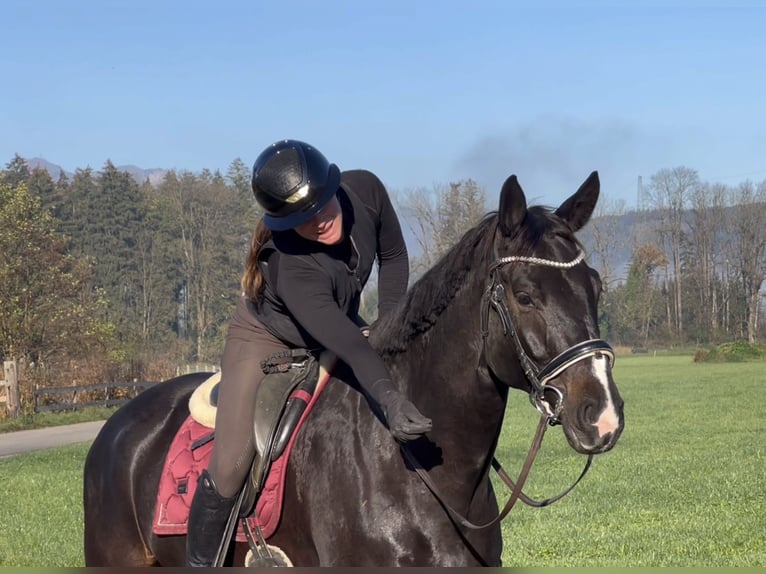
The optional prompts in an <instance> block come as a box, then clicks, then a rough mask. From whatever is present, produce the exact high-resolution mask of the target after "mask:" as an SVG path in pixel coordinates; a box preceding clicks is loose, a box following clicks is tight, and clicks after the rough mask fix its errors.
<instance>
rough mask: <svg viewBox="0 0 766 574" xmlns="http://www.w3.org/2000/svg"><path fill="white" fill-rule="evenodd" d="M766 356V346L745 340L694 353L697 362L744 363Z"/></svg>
mask: <svg viewBox="0 0 766 574" xmlns="http://www.w3.org/2000/svg"><path fill="white" fill-rule="evenodd" d="M763 358H766V346H764V345H751V344H750V343H746V342H744V341H734V342H733V343H723V344H721V345H718V346H717V347H713V348H712V349H710V350H707V351H706V350H700V351H697V353H696V354H695V355H694V362H695V363H744V362H746V361H757V360H760V359H763Z"/></svg>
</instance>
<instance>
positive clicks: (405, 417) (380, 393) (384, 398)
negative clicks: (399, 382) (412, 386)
mask: <svg viewBox="0 0 766 574" xmlns="http://www.w3.org/2000/svg"><path fill="white" fill-rule="evenodd" d="M370 394H371V395H372V396H373V398H374V399H375V400H376V401H377V403H378V404H379V405H380V407H381V408H382V409H383V414H384V416H385V417H386V422H387V423H388V428H389V430H390V431H391V434H392V435H393V436H394V438H395V439H396V440H398V441H399V442H408V441H411V440H415V439H417V438H419V437H420V436H422V435H423V434H425V433H427V432H429V431H430V430H431V428H432V426H433V423H432V422H431V419H430V418H428V417H426V416H424V415H423V414H422V413H421V412H420V411H419V410H418V408H417V407H416V406H415V405H414V404H412V402H410V401H409V400H408V399H407V397H405V396H404V395H403V394H401V393H400V392H399V391H398V390H396V389H395V388H394V386H393V384H392V383H391V381H389V380H385V379H384V380H380V381H378V382H376V383H375V384H374V385H373V388H372V392H371V393H370Z"/></svg>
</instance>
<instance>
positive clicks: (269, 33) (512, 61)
mask: <svg viewBox="0 0 766 574" xmlns="http://www.w3.org/2000/svg"><path fill="white" fill-rule="evenodd" d="M764 62H766V0H764V1H749V2H736V1H733V2H732V1H727V2H709V1H708V2H684V1H675V2H658V1H654V2H652V1H649V2H625V1H623V2H605V1H598V2H597V1H590V2H580V1H578V0H573V1H570V2H549V1H537V2H531V1H527V2H514V1H511V0H503V1H497V2H493V1H484V0H474V1H466V0H459V1H452V0H438V1H437V0H434V1H430V0H381V1H377V0H348V1H345V0H321V1H318V0H317V1H309V0H291V1H289V2H281V1H267V0H248V1H245V0H241V1H234V0H231V1H228V0H219V1H216V2H198V1H190V0H187V1H183V2H181V1H172V0H166V1H157V0H152V1H151V2H149V1H143V0H128V1H115V0H98V1H95V0H94V1H86V0H68V1H66V2H62V1H59V0H46V1H39V0H38V1H31V0H25V1H21V0H4V1H3V3H2V8H1V9H0V65H1V66H2V76H1V77H2V88H0V163H2V165H5V164H6V163H7V162H9V161H10V160H11V159H12V158H13V156H14V154H19V155H21V156H22V157H26V158H32V157H42V158H45V159H46V160H48V161H50V162H53V163H55V164H58V165H60V166H61V167H63V168H64V169H65V170H67V171H74V170H75V168H78V167H79V168H84V167H87V166H90V167H93V168H94V169H96V170H98V169H100V168H101V167H103V165H104V163H105V162H106V161H107V160H111V161H112V163H114V164H115V165H118V166H119V165H128V164H130V165H136V166H139V167H141V168H143V169H149V168H164V169H176V170H179V171H180V170H189V171H195V172H196V171H199V170H202V169H204V168H207V169H211V170H215V169H220V170H221V171H222V172H224V173H225V171H226V169H227V167H228V166H229V165H230V164H231V162H232V161H233V160H234V159H236V158H239V159H241V160H242V161H244V162H245V163H246V164H247V165H252V163H253V160H254V159H255V158H256V157H257V155H258V153H260V151H261V150H262V149H264V148H265V147H267V146H268V145H269V144H271V143H272V142H274V141H276V140H279V139H284V138H294V139H300V140H304V141H307V142H309V143H311V144H312V145H314V146H315V147H317V148H318V149H320V150H321V151H322V152H323V153H324V154H325V155H326V156H327V157H328V159H330V161H332V162H334V163H336V164H338V166H339V167H340V168H341V169H353V168H366V169H370V170H372V171H374V172H375V173H376V174H377V175H378V176H379V177H380V178H381V179H382V180H383V182H384V183H385V184H386V186H387V187H388V188H389V189H390V190H392V191H393V192H395V193H398V192H402V191H405V192H406V191H408V190H417V189H433V188H434V187H435V186H443V185H446V184H447V183H449V182H455V181H461V180H465V179H468V178H471V179H473V180H475V181H477V182H478V183H479V184H480V185H482V186H483V187H484V188H485V189H486V190H487V196H488V198H489V199H490V202H494V201H496V198H497V196H498V193H499V190H500V188H501V186H502V184H503V181H504V180H505V179H506V178H507V177H508V176H509V175H511V174H516V175H517V176H518V178H519V182H520V183H521V185H522V187H523V188H524V190H525V191H526V193H527V196H528V201H530V202H531V203H543V204H546V205H553V206H556V205H558V204H560V203H561V202H562V201H563V200H564V199H566V198H567V197H568V196H569V195H571V194H572V193H573V192H574V191H575V190H576V189H577V187H578V186H579V185H580V183H582V181H584V180H585V178H586V177H587V176H588V174H589V173H590V172H591V171H593V170H598V172H599V175H600V179H601V186H602V194H603V196H604V197H606V198H608V200H609V201H610V202H620V201H624V202H625V206H626V207H627V208H632V207H635V205H636V203H637V191H638V181H639V177H640V178H642V180H643V182H644V185H645V184H646V183H647V182H648V181H649V179H650V177H651V175H652V174H654V173H656V172H657V171H659V170H660V169H663V168H673V167H677V166H684V167H687V168H690V169H694V170H696V171H697V172H698V173H699V175H700V178H701V179H702V180H703V181H710V182H721V183H725V184H727V185H732V186H734V185H737V184H739V183H740V182H742V181H744V180H746V179H750V180H752V181H762V180H766V129H765V128H766V64H765V63H764ZM489 207H490V208H492V209H495V208H496V204H494V203H493V204H490V205H489Z"/></svg>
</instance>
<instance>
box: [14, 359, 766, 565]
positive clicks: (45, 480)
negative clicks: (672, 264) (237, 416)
mask: <svg viewBox="0 0 766 574" xmlns="http://www.w3.org/2000/svg"><path fill="white" fill-rule="evenodd" d="M763 372H764V363H737V364H695V363H693V362H692V361H691V358H690V357H688V356H685V357H657V358H655V357H651V356H641V357H620V358H619V359H618V362H617V365H616V368H615V375H616V378H617V382H618V385H619V387H620V391H621V393H622V395H623V398H624V399H625V403H626V407H625V408H626V429H625V432H624V434H623V436H622V438H621V440H620V442H619V443H618V445H617V447H616V448H615V449H614V450H613V451H612V452H610V453H608V454H605V455H602V456H600V457H597V458H596V460H595V462H594V464H593V468H592V469H591V471H590V473H589V474H588V475H587V476H586V477H585V479H584V480H583V482H582V483H581V484H580V485H579V486H578V487H577V488H576V489H575V491H574V492H573V493H572V494H570V495H569V496H568V497H566V498H565V499H563V500H562V501H560V502H557V503H556V504H554V505H553V506H551V507H549V508H545V509H533V508H528V507H526V506H523V505H522V504H521V503H519V504H518V505H517V506H516V507H515V508H514V510H513V511H512V512H511V514H510V515H509V516H508V517H507V518H506V519H505V521H504V522H503V533H504V540H505V548H504V552H503V563H504V565H506V566H580V567H593V566H717V567H722V566H765V565H766V516H764V512H765V511H766V487H765V486H764V470H766V469H765V465H764V445H766V440H764V436H765V435H764V431H765V430H766V428H765V427H766V406H765V405H764V402H763V400H762V399H761V397H760V392H759V391H760V390H763V389H764V387H765V386H766V381H765V380H764V379H765V378H764V375H763ZM536 423H537V416H536V412H535V411H534V409H533V408H532V407H531V406H529V403H528V401H527V399H526V397H525V396H523V395H521V394H520V393H514V395H513V400H512V402H511V404H510V406H509V412H508V418H507V420H506V426H505V430H504V434H503V437H502V439H501V441H500V448H499V450H498V458H499V459H500V461H501V462H502V463H503V465H504V466H505V467H506V470H508V471H509V473H510V474H511V475H512V476H513V475H514V474H515V473H516V472H518V468H519V467H520V465H521V462H522V460H523V457H524V456H525V455H526V451H527V448H528V447H529V442H530V441H531V439H532V434H533V432H534V427H535V425H536ZM87 448H88V445H87V444H86V445H76V446H71V447H64V448H59V449H52V450H48V451H42V452H36V453H30V454H28V455H23V456H17V457H13V458H9V459H3V460H0V531H2V536H0V566H81V565H82V564H83V558H82V503H81V488H82V487H81V479H82V464H83V461H84V458H85V453H86V452H87ZM584 460H585V459H584V457H582V456H580V455H577V454H575V453H574V452H573V451H571V449H570V448H569V447H568V445H567V444H566V441H565V440H564V438H563V435H562V433H561V431H560V429H557V428H553V429H550V430H549V432H548V434H547V436H546V439H545V443H544V445H543V450H542V452H541V453H540V455H539V457H538V461H537V462H536V464H535V467H534V468H533V471H532V473H531V475H530V477H529V479H528V481H527V489H526V490H527V491H528V493H529V494H530V495H533V496H537V497H547V496H550V495H552V494H555V493H557V492H558V491H560V490H563V489H564V488H565V487H567V486H568V485H569V483H570V482H571V481H572V480H574V479H575V478H576V477H577V475H578V474H579V472H580V470H581V468H582V465H583V464H584ZM498 493H499V495H498V498H499V499H500V502H501V504H504V502H505V498H506V495H507V492H506V491H505V490H504V489H503V488H502V487H498Z"/></svg>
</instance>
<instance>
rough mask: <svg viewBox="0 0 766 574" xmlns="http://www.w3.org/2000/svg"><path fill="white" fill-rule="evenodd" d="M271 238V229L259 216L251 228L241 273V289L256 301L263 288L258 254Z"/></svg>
mask: <svg viewBox="0 0 766 574" xmlns="http://www.w3.org/2000/svg"><path fill="white" fill-rule="evenodd" d="M270 239H271V230H270V229H269V228H268V227H266V224H265V223H264V222H263V218H261V219H260V220H259V221H258V223H257V224H256V226H255V229H254V230H253V238H252V239H251V240H250V251H248V253H247V262H246V264H245V272H244V273H243V274H242V289H243V290H244V292H245V295H247V297H249V298H250V299H252V300H253V301H257V300H258V298H259V297H260V295H261V291H262V289H263V273H262V272H261V269H260V267H259V265H258V256H259V255H260V254H261V249H263V246H264V245H265V244H266V243H267V242H268V241H269V240H270Z"/></svg>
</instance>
